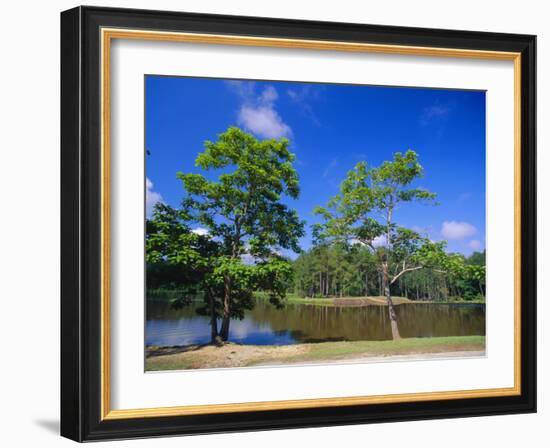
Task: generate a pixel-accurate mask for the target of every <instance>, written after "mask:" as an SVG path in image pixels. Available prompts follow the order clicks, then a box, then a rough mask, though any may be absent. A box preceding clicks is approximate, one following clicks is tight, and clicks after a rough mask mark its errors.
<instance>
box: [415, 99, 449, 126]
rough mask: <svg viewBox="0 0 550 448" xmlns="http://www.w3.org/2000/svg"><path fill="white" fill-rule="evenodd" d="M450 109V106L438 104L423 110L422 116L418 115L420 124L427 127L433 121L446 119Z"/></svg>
mask: <svg viewBox="0 0 550 448" xmlns="http://www.w3.org/2000/svg"><path fill="white" fill-rule="evenodd" d="M451 108H452V107H451V105H442V104H439V103H436V104H433V105H432V106H430V107H426V108H424V110H423V111H422V114H421V115H420V124H422V125H423V126H427V125H428V124H430V123H431V122H432V121H434V120H441V119H443V118H446V117H447V116H448V115H449V112H450V111H451Z"/></svg>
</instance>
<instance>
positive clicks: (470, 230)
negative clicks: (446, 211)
mask: <svg viewBox="0 0 550 448" xmlns="http://www.w3.org/2000/svg"><path fill="white" fill-rule="evenodd" d="M476 232H477V229H476V228H475V227H474V226H473V225H472V224H470V223H467V222H464V221H445V222H443V225H442V226H441V235H443V237H444V238H447V239H449V240H463V239H466V238H468V237H470V236H472V235H474V234H475V233H476Z"/></svg>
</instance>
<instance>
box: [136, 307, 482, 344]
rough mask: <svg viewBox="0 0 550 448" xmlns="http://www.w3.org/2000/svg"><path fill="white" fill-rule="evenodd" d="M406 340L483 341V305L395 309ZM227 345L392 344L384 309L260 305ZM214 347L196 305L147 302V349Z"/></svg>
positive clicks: (233, 332)
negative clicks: (451, 338)
mask: <svg viewBox="0 0 550 448" xmlns="http://www.w3.org/2000/svg"><path fill="white" fill-rule="evenodd" d="M396 311H397V316H398V322H399V332H400V333H401V336H402V337H404V338H410V337H432V336H470V335H485V305H483V304H405V305H398V306H397V307H396ZM229 339H230V341H232V342H237V343H241V344H252V345H290V344H296V343H300V342H322V341H358V340H385V339H391V327H390V323H389V319H388V311H387V308H386V307H383V306H364V307H330V306H314V305H294V304H292V305H287V306H286V307H285V308H283V309H277V308H275V307H274V306H272V305H270V304H269V303H267V302H259V303H257V304H256V306H255V307H254V309H253V310H251V311H247V312H246V315H245V318H244V319H243V320H241V321H239V320H234V321H232V322H231V327H230V335H229ZM209 341H210V325H209V321H208V318H207V317H204V316H198V315H197V314H196V313H195V305H190V306H188V307H186V308H183V309H181V310H174V309H172V308H171V307H170V305H169V303H168V302H166V301H155V300H148V301H147V322H146V326H145V343H146V345H160V346H169V345H189V344H204V343H208V342H209Z"/></svg>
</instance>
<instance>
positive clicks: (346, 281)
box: [147, 244, 485, 301]
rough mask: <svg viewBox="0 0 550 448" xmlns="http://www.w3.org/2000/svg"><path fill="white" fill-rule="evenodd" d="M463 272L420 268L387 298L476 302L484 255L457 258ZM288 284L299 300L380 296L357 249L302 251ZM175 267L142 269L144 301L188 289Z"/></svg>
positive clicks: (378, 281) (376, 275)
mask: <svg viewBox="0 0 550 448" xmlns="http://www.w3.org/2000/svg"><path fill="white" fill-rule="evenodd" d="M462 258H463V261H464V266H465V269H463V270H461V271H460V272H459V273H455V274H451V275H450V274H449V273H443V272H438V271H436V270H433V269H421V270H418V271H414V272H409V273H407V274H406V275H403V276H402V277H400V278H399V280H398V281H397V282H396V283H395V285H394V286H393V289H392V294H393V295H395V296H402V297H407V298H408V299H410V300H427V301H448V300H456V299H464V300H482V299H484V297H485V276H482V277H481V278H480V279H477V278H475V275H472V274H473V273H475V272H476V270H478V269H477V268H481V269H482V268H484V267H485V251H483V252H474V253H473V254H472V255H470V256H469V257H462ZM292 267H293V281H292V282H291V283H289V284H288V285H287V287H288V291H287V293H293V294H295V295H297V296H299V297H304V298H326V297H349V296H352V297H364V296H383V295H384V291H383V282H382V276H381V273H380V270H379V269H378V265H377V255H376V253H373V252H372V251H371V250H369V249H367V248H364V247H360V246H345V245H339V244H333V245H320V246H316V247H313V248H312V249H310V250H308V251H305V252H302V254H301V255H300V256H299V257H298V258H297V259H296V260H294V262H293V263H292ZM188 285H189V283H188V282H186V276H185V275H184V273H183V272H182V270H181V269H180V268H179V267H178V266H174V265H170V264H168V263H162V262H160V263H154V264H148V265H147V290H148V296H150V297H151V296H155V295H172V294H169V293H170V292H173V293H177V292H178V291H181V290H182V289H183V288H185V287H186V286H188Z"/></svg>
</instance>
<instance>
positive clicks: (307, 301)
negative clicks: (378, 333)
mask: <svg viewBox="0 0 550 448" xmlns="http://www.w3.org/2000/svg"><path fill="white" fill-rule="evenodd" d="M392 302H393V304H394V305H403V304H436V305H456V304H484V303H485V300H464V299H460V300H446V301H437V302H436V301H428V300H410V299H408V298H406V297H400V296H392ZM286 303H290V304H294V305H318V306H346V307H347V306H368V305H379V306H385V305H387V301H386V297H384V296H367V297H354V296H349V297H332V298H331V297H328V298H324V297H323V298H312V297H298V296H295V295H288V296H287V299H286Z"/></svg>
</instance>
